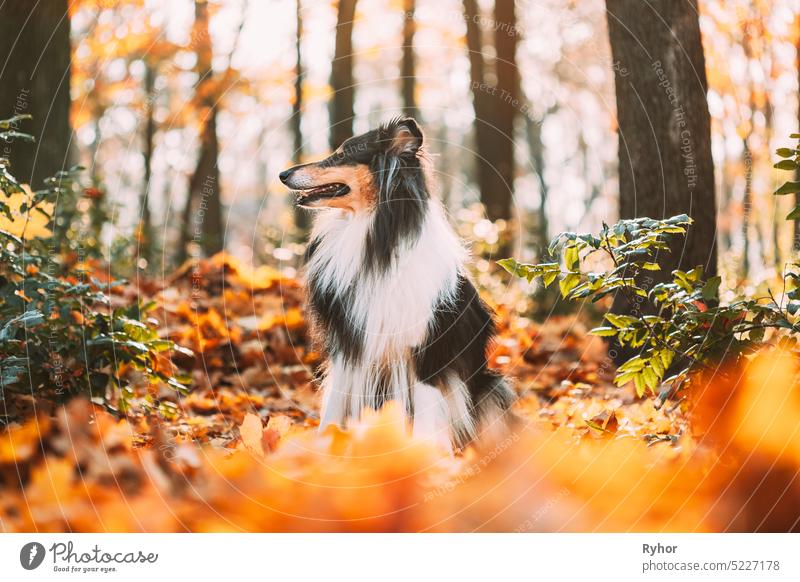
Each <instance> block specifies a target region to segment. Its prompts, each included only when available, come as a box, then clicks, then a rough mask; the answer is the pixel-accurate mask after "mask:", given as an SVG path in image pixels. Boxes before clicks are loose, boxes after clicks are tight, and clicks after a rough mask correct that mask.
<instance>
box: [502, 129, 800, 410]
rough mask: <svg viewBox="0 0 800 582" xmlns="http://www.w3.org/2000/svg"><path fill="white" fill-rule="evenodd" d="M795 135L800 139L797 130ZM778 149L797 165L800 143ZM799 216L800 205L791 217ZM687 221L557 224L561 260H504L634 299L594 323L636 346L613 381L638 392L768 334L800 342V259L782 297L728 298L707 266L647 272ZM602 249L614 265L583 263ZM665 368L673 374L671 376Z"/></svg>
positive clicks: (567, 287) (787, 163)
mask: <svg viewBox="0 0 800 582" xmlns="http://www.w3.org/2000/svg"><path fill="white" fill-rule="evenodd" d="M792 138H795V139H800V134H793V135H792ZM778 155H779V156H781V157H782V158H783V160H781V161H780V162H778V163H777V164H776V165H775V167H776V168H778V169H783V170H797V169H798V168H800V148H792V149H790V148H781V149H779V150H778ZM795 192H800V182H787V183H786V184H784V185H783V186H781V187H780V188H779V189H778V190H776V192H775V194H778V195H784V194H792V193H795ZM798 217H800V206H797V207H796V208H795V209H794V210H793V211H792V212H791V213H790V214H789V216H788V217H787V218H788V219H795V218H798ZM690 224H691V219H690V218H689V217H688V216H686V215H680V216H674V217H672V218H668V219H666V220H654V219H651V218H636V219H631V220H622V221H620V222H618V223H617V224H615V225H614V226H608V225H606V224H603V229H602V230H601V231H600V233H599V235H594V234H576V233H573V232H565V233H561V234H559V235H558V236H556V237H555V238H554V239H553V241H552V243H551V244H550V248H549V252H550V255H551V256H553V255H554V253H556V252H557V251H558V254H557V255H556V256H557V258H558V259H560V260H558V261H556V260H554V261H553V262H548V263H540V264H522V263H518V262H517V261H515V260H514V259H505V260H502V261H499V263H500V265H501V266H502V267H504V268H505V269H506V270H507V271H509V272H510V273H512V274H514V275H516V276H519V277H524V278H525V279H527V280H528V281H529V282H531V281H533V280H534V279H541V281H542V284H543V285H544V286H546V287H547V286H550V285H551V284H552V283H554V282H555V281H558V286H559V290H560V292H561V295H562V297H564V298H565V299H567V300H572V301H582V300H587V299H588V300H591V301H593V302H595V301H598V300H600V299H602V298H603V297H605V296H607V295H610V294H614V293H620V294H622V295H623V296H624V297H625V298H626V299H627V301H628V303H629V305H631V306H632V309H631V313H630V314H615V313H608V314H606V315H605V323H606V324H605V325H603V326H601V327H597V328H595V329H593V330H592V331H591V333H593V334H594V335H598V336H601V337H608V338H614V339H616V341H617V342H618V343H619V344H620V345H621V346H628V347H630V348H634V349H635V350H636V352H635V355H633V356H632V357H631V358H629V359H628V360H627V361H625V362H624V363H623V364H622V365H621V366H619V368H618V369H617V373H616V377H615V383H616V384H618V385H620V386H621V385H624V384H626V383H628V382H633V383H634V385H635V388H636V392H637V393H638V394H639V395H640V396H642V395H644V394H645V393H647V392H651V393H655V392H656V388H657V387H658V386H659V385H660V384H662V383H667V384H670V385H671V387H673V388H676V389H677V388H679V387H680V386H681V385H682V384H683V383H684V382H685V381H687V380H691V379H692V377H693V375H694V374H695V373H696V372H699V371H701V370H704V369H711V370H717V371H720V372H724V369H721V368H718V365H719V364H720V363H723V362H725V363H739V361H740V359H741V358H742V357H744V356H746V355H747V354H750V353H752V352H754V351H755V350H757V349H759V348H760V347H762V346H763V345H765V344H767V343H769V344H778V345H780V346H783V347H788V348H791V347H794V346H795V345H796V343H797V338H796V337H795V334H797V333H798V332H800V263H796V262H793V263H789V264H788V265H787V268H786V271H785V272H784V275H783V284H782V291H781V293H780V296H779V298H776V296H775V294H773V293H772V291H771V290H769V291H768V292H767V294H766V296H763V297H755V298H740V299H737V300H735V301H733V302H731V303H727V304H721V303H719V302H718V300H717V295H718V289H719V286H720V282H721V280H720V277H717V276H715V277H706V276H704V273H703V268H702V267H696V268H694V269H691V270H690V271H680V270H675V271H672V273H671V275H670V277H669V278H668V280H667V281H666V282H655V281H654V277H652V275H651V276H648V272H652V271H659V270H660V269H661V266H660V265H659V263H658V261H657V260H656V253H657V251H661V252H668V251H669V248H670V245H669V243H670V240H671V238H672V237H675V236H680V235H685V234H686V230H687V228H689V226H690ZM596 253H601V254H603V255H605V256H606V257H607V258H608V259H609V260H610V263H611V267H610V268H609V270H606V271H601V272H592V271H589V270H587V269H586V267H587V260H590V259H589V257H590V256H592V255H594V254H596ZM768 331H770V334H769V336H766V335H765V334H766V332H768ZM668 371H669V372H670V374H671V375H670V376H669V377H666V375H667V373H668Z"/></svg>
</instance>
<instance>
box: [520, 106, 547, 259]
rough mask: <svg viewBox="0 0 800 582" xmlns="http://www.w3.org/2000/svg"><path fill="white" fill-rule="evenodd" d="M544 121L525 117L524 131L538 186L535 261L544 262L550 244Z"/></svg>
mask: <svg viewBox="0 0 800 582" xmlns="http://www.w3.org/2000/svg"><path fill="white" fill-rule="evenodd" d="M543 123H544V119H541V120H537V121H534V120H533V119H531V118H530V117H529V116H527V115H526V116H525V129H526V133H527V134H528V147H529V148H530V155H531V165H532V166H533V172H534V173H535V174H536V180H537V182H538V184H539V208H538V209H537V212H536V216H537V221H536V260H537V261H539V262H544V261H545V258H546V256H547V255H546V253H547V247H548V245H549V243H550V226H549V224H548V220H547V198H548V194H549V188H548V186H547V180H545V178H544V172H545V167H544V143H542V124H543Z"/></svg>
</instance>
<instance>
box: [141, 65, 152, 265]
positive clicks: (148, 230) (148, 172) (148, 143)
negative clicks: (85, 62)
mask: <svg viewBox="0 0 800 582" xmlns="http://www.w3.org/2000/svg"><path fill="white" fill-rule="evenodd" d="M155 79H156V71H155V67H154V66H153V65H152V64H151V63H149V62H147V60H145V70H144V92H145V101H144V106H145V125H144V136H143V137H144V147H143V148H142V149H143V152H142V153H143V155H144V182H143V184H142V194H141V198H140V200H139V232H138V238H139V257H141V258H143V259H144V260H145V261H147V263H148V265H149V264H150V262H151V260H152V252H151V251H152V243H153V220H152V215H151V213H150V182H151V179H152V176H153V150H154V149H155V135H156V120H155V115H154V113H153V109H154V108H155V97H156V96H155V92H154V91H155Z"/></svg>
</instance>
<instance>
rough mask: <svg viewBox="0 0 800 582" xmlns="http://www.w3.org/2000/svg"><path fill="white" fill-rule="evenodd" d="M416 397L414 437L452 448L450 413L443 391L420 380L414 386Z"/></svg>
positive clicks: (414, 396) (414, 395) (413, 390)
mask: <svg viewBox="0 0 800 582" xmlns="http://www.w3.org/2000/svg"><path fill="white" fill-rule="evenodd" d="M412 392H413V399H414V424H413V434H414V438H418V439H422V440H426V441H429V442H431V443H432V444H434V445H436V446H438V447H441V448H445V449H448V450H452V446H453V445H452V439H451V435H450V415H449V413H448V407H447V401H446V400H445V398H444V395H443V394H442V391H441V390H439V389H438V388H436V387H434V386H431V385H429V384H423V383H421V382H418V383H416V384H415V385H414V387H413V388H412Z"/></svg>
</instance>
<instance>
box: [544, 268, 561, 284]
mask: <svg viewBox="0 0 800 582" xmlns="http://www.w3.org/2000/svg"><path fill="white" fill-rule="evenodd" d="M556 277H558V271H550V272H548V273H546V274H544V275H542V284H543V285H544V286H545V287H549V286H550V283H552V282H553V281H555V280H556Z"/></svg>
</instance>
